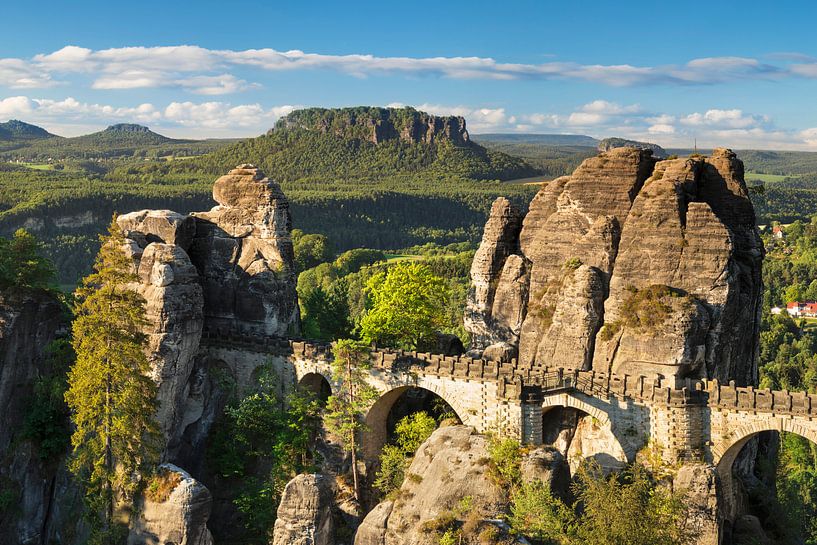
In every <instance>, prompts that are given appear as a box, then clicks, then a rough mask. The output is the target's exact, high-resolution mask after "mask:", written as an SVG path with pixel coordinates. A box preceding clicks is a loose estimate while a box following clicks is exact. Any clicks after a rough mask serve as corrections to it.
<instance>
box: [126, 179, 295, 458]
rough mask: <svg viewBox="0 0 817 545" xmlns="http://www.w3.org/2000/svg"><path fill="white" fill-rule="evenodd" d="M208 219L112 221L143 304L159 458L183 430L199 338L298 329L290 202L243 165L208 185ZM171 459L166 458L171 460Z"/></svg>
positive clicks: (162, 215)
mask: <svg viewBox="0 0 817 545" xmlns="http://www.w3.org/2000/svg"><path fill="white" fill-rule="evenodd" d="M213 198H214V199H215V201H216V202H217V203H218V205H217V206H216V207H214V208H213V209H212V210H210V211H209V212H201V213H194V214H191V215H183V214H178V213H176V212H172V211H170V210H142V211H138V212H132V213H129V214H124V215H122V216H119V217H118V218H117V224H118V225H119V227H120V228H121V229H122V231H123V233H124V235H125V237H126V239H125V247H124V250H125V253H126V254H127V255H128V256H129V257H130V258H131V261H132V263H133V269H132V270H133V272H134V273H135V274H136V275H137V281H136V282H134V285H133V286H132V287H133V288H134V289H135V290H136V291H137V292H139V293H140V294H141V295H142V296H143V297H144V298H145V301H146V317H147V319H148V324H149V325H148V327H147V330H146V333H147V335H148V340H149V342H148V348H147V352H148V357H149V359H150V362H151V366H152V375H153V378H154V379H155V380H156V382H157V383H158V385H159V395H158V401H159V411H158V415H157V416H158V420H159V423H160V425H161V428H162V431H163V432H164V435H165V439H166V447H167V448H166V452H168V453H171V454H172V452H173V451H174V449H175V448H176V447H177V445H178V442H179V440H180V436H181V434H182V433H183V432H184V427H185V426H186V424H189V422H188V420H189V419H190V416H189V413H190V411H189V410H188V409H189V407H188V405H189V402H190V399H191V398H194V397H195V396H196V394H197V383H198V382H197V377H196V376H194V375H195V373H194V368H195V366H196V356H197V354H198V353H199V348H200V346H199V345H200V340H201V336H202V332H203V331H204V330H205V329H209V330H212V331H217V330H221V331H223V332H224V333H255V334H262V335H270V336H283V335H287V334H294V333H297V332H298V331H299V320H300V317H299V313H298V303H297V295H296V292H295V283H296V279H295V274H294V265H293V261H294V257H293V250H292V239H291V238H290V230H291V223H292V222H291V219H290V215H289V202H288V201H287V199H286V197H285V196H284V194H283V193H282V192H281V188H280V186H279V185H278V184H277V183H275V182H272V181H270V180H269V179H268V178H266V177H265V176H264V175H263V173H261V172H260V171H259V170H258V169H257V168H255V167H253V166H251V165H242V166H240V167H238V168H235V169H233V170H231V171H230V173H229V174H227V175H225V176H222V177H221V178H219V179H218V180H216V182H215V185H214V187H213ZM171 459H172V456H171Z"/></svg>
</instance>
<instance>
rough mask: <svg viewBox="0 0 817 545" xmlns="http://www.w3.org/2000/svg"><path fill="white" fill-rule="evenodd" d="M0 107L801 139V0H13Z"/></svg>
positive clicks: (64, 126)
mask: <svg viewBox="0 0 817 545" xmlns="http://www.w3.org/2000/svg"><path fill="white" fill-rule="evenodd" d="M6 4H8V5H4V6H3V8H2V14H3V17H2V19H3V24H2V40H1V41H0V120H5V119H7V118H19V119H23V120H25V121H30V122H33V123H37V124H40V125H42V126H44V127H46V128H48V129H49V130H51V131H52V132H55V133H57V134H63V135H75V134H82V133H85V132H90V131H93V130H99V129H101V128H104V127H105V126H106V125H108V124H111V123H116V122H138V123H143V124H146V125H149V126H151V127H152V128H154V129H155V130H157V131H159V132H162V133H164V134H168V135H171V136H179V137H197V138H205V137H217V136H249V135H255V134H260V133H262V132H264V131H265V130H266V129H268V128H269V127H270V126H272V124H273V123H274V121H275V119H276V118H277V117H278V116H280V115H283V114H285V113H286V112H288V111H291V110H292V109H293V108H297V107H301V106H351V105H396V104H406V105H412V106H415V107H418V108H420V109H425V110H427V111H431V112H432V113H437V114H446V113H452V114H459V115H464V116H465V117H466V119H467V120H468V124H469V128H470V130H471V132H472V133H480V132H536V133H574V134H590V135H593V136H598V137H603V136H613V135H616V136H627V137H634V138H641V139H648V140H651V141H654V142H658V143H661V144H664V145H681V146H688V145H691V143H692V140H693V139H694V138H697V140H698V143H699V145H701V146H712V145H725V146H731V147H735V148H746V147H754V148H770V149H813V150H815V151H817V108H815V107H814V97H815V96H817V38H816V37H815V35H814V31H813V27H814V21H815V20H817V3H811V2H778V3H776V4H774V5H772V3H761V2H752V3H750V2H730V1H722V2H717V3H712V2H683V3H680V2H672V3H670V2H653V3H646V4H645V3H643V2H623V1H620V2H589V1H588V2H581V1H574V2H564V1H562V2H558V3H556V2H545V1H540V2H524V1H513V0H508V1H504V2H496V1H495V2H484V1H470V2H443V1H440V0H438V1H436V2H425V1H419V2H418V1H415V2H386V1H381V2H306V1H301V2H297V3H296V2H287V3H279V2H246V1H231V2H224V1H222V2H211V1H199V2H172V1H170V0H166V1H164V2H154V1H152V0H148V1H142V2H138V3H137V2H130V3H124V2H97V1H92V2H72V3H68V2H37V3H36V5H34V6H32V5H31V4H25V3H23V2H13V3H6Z"/></svg>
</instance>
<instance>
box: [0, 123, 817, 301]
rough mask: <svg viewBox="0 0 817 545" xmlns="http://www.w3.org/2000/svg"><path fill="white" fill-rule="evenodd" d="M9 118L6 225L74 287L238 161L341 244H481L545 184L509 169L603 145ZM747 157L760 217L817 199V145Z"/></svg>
mask: <svg viewBox="0 0 817 545" xmlns="http://www.w3.org/2000/svg"><path fill="white" fill-rule="evenodd" d="M441 120H443V121H441ZM3 127H4V131H5V133H4V134H5V135H6V136H5V137H0V233H3V234H6V235H10V234H11V233H13V232H14V231H15V230H16V229H17V228H19V227H26V228H28V229H30V230H32V231H34V232H36V233H37V234H38V235H39V236H40V237H41V238H42V239H43V240H44V241H46V244H47V251H48V253H49V255H50V256H51V257H52V259H53V260H54V261H55V263H56V264H57V268H58V271H59V281H60V283H61V284H63V285H66V286H71V285H74V284H75V283H76V281H77V280H78V279H79V278H80V277H81V276H82V275H84V274H87V272H88V271H89V266H90V262H91V259H92V256H93V255H94V253H95V252H96V250H97V248H98V240H97V236H98V234H99V233H101V232H102V231H103V230H104V227H105V225H107V223H108V221H109V219H110V217H111V215H112V214H113V213H114V212H120V213H121V212H126V211H130V210H138V209H142V208H170V209H173V210H177V211H179V212H183V213H186V212H191V211H195V210H207V209H209V208H210V207H212V206H213V205H215V203H214V202H213V200H212V198H211V191H212V184H213V181H214V180H215V179H216V178H217V177H218V176H220V175H222V174H224V173H226V172H227V171H228V170H229V169H231V168H233V167H235V166H236V165H237V164H241V163H245V162H249V163H253V164H257V165H259V166H260V167H261V168H262V169H263V170H264V172H265V173H266V174H267V175H268V176H270V177H271V178H273V179H275V180H277V181H279V182H280V183H281V185H282V188H283V189H284V192H285V193H286V195H287V197H288V198H289V199H290V201H291V205H292V210H293V218H294V223H295V227H296V228H299V229H301V230H303V231H305V232H308V233H322V234H326V235H329V236H330V238H331V240H332V244H333V249H334V250H335V251H336V252H343V251H345V250H349V249H353V248H360V247H366V248H376V249H379V250H392V251H396V250H400V249H403V248H406V247H409V246H415V245H422V244H425V243H429V242H430V243H434V244H439V245H447V244H452V243H457V242H467V243H469V244H474V243H476V242H477V241H478V240H479V237H480V235H481V230H482V226H483V224H484V221H485V218H486V215H487V212H488V210H489V208H490V205H491V202H492V201H493V200H494V199H495V198H496V197H497V196H500V195H504V196H507V197H509V198H510V199H511V200H513V201H514V202H516V203H517V204H518V205H520V206H521V207H522V208H525V207H526V206H527V203H528V202H529V201H530V199H531V198H532V196H533V195H534V193H535V192H536V190H537V189H538V187H537V185H535V184H530V185H529V184H508V183H503V182H502V181H503V180H514V179H526V178H529V177H532V176H536V178H533V180H537V181H538V180H547V179H551V178H553V177H556V176H561V175H565V174H569V173H570V172H572V171H573V170H574V169H575V168H576V167H577V166H578V165H579V164H580V163H581V161H583V160H584V159H585V158H587V157H590V156H592V155H594V154H595V153H597V152H596V150H595V148H594V147H592V146H591V145H592V144H594V143H598V141H596V140H594V139H591V138H589V137H583V136H569V135H568V136H562V135H478V136H476V137H473V138H468V136H467V133H466V132H465V129H464V121H462V125H460V118H434V117H433V116H429V115H428V114H424V113H423V112H418V111H417V110H414V109H411V108H404V109H386V108H345V109H340V110H327V109H320V108H312V109H307V110H301V111H296V112H293V113H292V114H290V115H289V116H286V117H284V118H282V119H281V120H279V122H278V123H277V124H276V126H275V127H274V128H273V129H271V130H270V131H269V132H268V133H267V134H265V135H262V136H259V137H257V138H251V139H247V140H242V141H182V140H173V139H170V138H167V137H165V136H162V135H159V134H157V133H154V132H152V131H150V130H149V129H147V128H145V127H141V126H139V125H115V126H112V127H109V128H108V129H106V130H104V131H100V132H98V133H94V134H91V135H86V136H82V137H76V138H60V137H55V136H54V135H50V134H49V133H46V132H45V131H42V129H39V128H38V127H34V126H33V125H27V124H24V123H21V122H9V123H7V124H3ZM4 149H5V150H6V151H2V150H4ZM678 151H679V150H672V152H673V153H674V152H678ZM680 151H681V152H684V150H680ZM688 151H689V150H686V152H688ZM739 156H740V157H741V158H742V159H743V160H744V161H745V163H746V169H747V180H749V184H750V185H752V186H754V189H753V191H752V199H753V201H754V203H755V207H756V210H757V213H758V222H759V223H761V224H767V223H769V222H771V221H779V222H782V223H784V224H785V223H791V222H792V221H795V220H797V219H805V218H807V217H808V216H809V215H810V214H811V213H812V211H813V210H815V209H817V154H810V153H805V152H770V151H740V152H739ZM3 160H5V162H3Z"/></svg>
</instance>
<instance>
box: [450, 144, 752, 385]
mask: <svg viewBox="0 0 817 545" xmlns="http://www.w3.org/2000/svg"><path fill="white" fill-rule="evenodd" d="M517 221H518V220H517V215H515V214H514V213H513V212H512V211H511V210H510V208H509V204H508V203H507V202H506V201H504V200H498V201H497V203H495V205H494V207H493V209H492V212H491V217H490V218H489V220H488V223H487V224H486V229H485V235H484V237H483V242H482V245H481V246H480V249H479V251H478V252H477V256H476V257H475V259H474V265H473V268H472V271H471V279H472V288H471V292H470V295H469V300H468V307H467V309H466V312H465V326H466V329H468V331H469V332H471V334H472V336H473V339H474V341H473V345H472V353H474V352H476V354H475V355H479V354H482V355H483V356H484V357H497V355H500V357H504V358H508V357H509V356H510V355H511V354H513V352H514V350H516V351H517V352H518V360H519V365H520V366H521V367H523V368H537V369H541V368H548V367H564V368H567V369H585V370H586V369H591V368H592V369H594V370H597V371H601V372H615V373H622V374H630V375H646V376H651V377H657V376H663V377H667V378H669V377H677V378H686V377H693V378H704V377H706V378H718V379H722V380H729V379H734V380H736V381H737V382H738V383H741V384H752V383H754V381H755V379H756V377H757V367H756V352H757V349H758V346H757V338H758V337H757V333H758V330H757V328H758V327H759V319H758V317H759V312H760V295H761V283H760V263H761V259H762V256H763V248H762V244H761V242H760V238H759V235H758V233H757V229H756V227H755V222H754V211H753V209H752V205H751V202H750V201H749V198H748V193H747V189H746V185H745V183H744V180H743V164H742V163H741V162H740V161H739V160H738V159H737V157H736V156H735V154H734V153H733V152H731V151H730V150H726V149H717V150H715V151H714V152H713V154H712V156H711V157H707V158H704V157H700V156H693V157H689V158H683V159H672V160H666V161H661V162H657V163H656V160H655V159H654V158H653V157H652V154H651V151H649V150H642V149H637V148H633V147H622V148H614V149H611V150H609V151H606V152H602V153H601V154H600V155H599V156H597V157H594V158H590V159H587V160H585V161H584V162H583V163H582V165H581V166H579V168H577V169H576V171H575V172H574V173H573V174H572V175H571V176H566V177H562V178H559V179H556V180H554V181H552V182H549V183H548V184H546V185H545V186H544V187H543V188H542V189H541V190H540V191H539V193H538V194H537V195H536V197H535V198H534V199H533V201H532V202H531V205H530V209H529V211H528V213H527V214H526V215H525V217H524V219H523V221H522V227H521V230H520V231H519V234H518V238H517V236H516V234H515V233H516V230H517ZM497 343H498V344H499V345H500V348H501V349H500V348H496V347H495V348H491V349H488V348H489V346H490V345H492V344H497Z"/></svg>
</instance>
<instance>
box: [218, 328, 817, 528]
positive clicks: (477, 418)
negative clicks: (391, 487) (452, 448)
mask: <svg viewBox="0 0 817 545" xmlns="http://www.w3.org/2000/svg"><path fill="white" fill-rule="evenodd" d="M202 344H203V345H204V346H205V347H207V349H208V352H209V354H210V356H211V357H215V358H218V359H219V360H221V361H223V362H225V363H227V364H228V365H230V367H232V368H233V369H239V370H241V369H243V372H244V373H245V375H246V377H245V378H246V379H249V378H250V375H251V374H252V371H253V370H254V369H255V368H257V366H260V365H261V364H264V363H268V362H273V364H274V368H275V369H276V370H277V372H278V373H279V375H280V377H281V378H282V381H281V387H282V390H283V389H286V388H291V387H293V386H294V385H296V384H300V385H303V386H306V387H309V388H312V389H314V390H316V391H319V389H320V388H321V386H323V388H324V389H325V392H327V393H328V392H329V391H330V390H332V391H333V390H334V389H335V388H336V387H337V384H334V383H333V382H332V378H331V372H330V361H331V358H332V352H331V346H330V345H329V344H318V343H310V342H301V341H291V340H286V339H280V338H266V337H260V336H228V335H224V334H217V333H212V332H205V334H204V336H203V338H202ZM371 357H372V363H373V366H372V370H371V373H370V375H369V376H370V379H369V380H370V384H371V385H372V386H374V387H375V388H376V389H377V390H378V391H379V392H380V397H379V399H378V400H377V401H376V402H375V403H374V404H373V405H372V406H371V407H370V409H369V410H368V414H367V415H366V422H367V424H368V428H369V430H368V431H367V433H366V436H365V437H364V438H363V441H362V442H363V449H364V454H365V455H367V456H369V457H370V459H371V458H373V457H374V456H376V455H377V453H378V452H379V451H380V449H381V448H382V446H383V444H384V443H385V441H386V423H387V417H388V414H389V411H390V409H391V407H392V405H393V404H394V403H395V401H396V400H397V399H398V398H399V397H400V395H401V394H402V393H403V392H405V391H406V390H408V389H410V388H423V389H425V390H428V391H431V392H433V393H434V394H436V395H438V396H439V397H440V398H442V399H443V400H444V401H446V402H447V403H448V404H449V405H450V406H451V407H452V408H453V409H454V411H455V412H456V413H457V416H458V417H459V419H460V420H461V421H462V422H463V423H464V424H466V425H469V426H473V427H474V428H476V429H477V430H478V431H479V432H488V431H496V432H499V433H501V434H503V435H506V436H511V437H515V438H518V439H519V440H520V441H522V442H524V443H527V444H533V445H536V444H541V443H542V441H543V434H542V430H543V417H544V416H545V415H546V413H547V412H548V411H550V410H552V409H554V408H556V407H569V408H573V409H577V410H579V411H581V412H583V413H586V414H587V415H590V416H592V417H593V422H594V425H595V426H596V427H598V429H599V431H600V433H603V434H608V438H609V440H610V443H611V444H613V445H615V446H616V448H614V449H611V452H609V453H607V455H608V457H609V458H612V459H613V461H614V462H618V463H621V464H623V463H627V462H632V461H634V460H635V458H636V455H637V454H638V452H639V451H641V450H642V449H644V448H645V447H650V448H654V449H656V450H657V451H658V452H659V453H660V455H661V456H662V458H663V460H664V461H665V462H667V463H668V464H676V463H679V462H696V461H697V462H706V463H709V464H712V465H714V466H715V467H716V468H717V470H718V474H719V476H720V479H721V486H722V490H723V491H724V492H725V497H730V496H731V494H730V491H731V489H732V486H733V482H732V464H733V462H734V461H735V459H736V458H737V456H738V454H739V453H740V450H741V449H742V448H743V446H744V445H745V444H746V443H747V442H748V441H749V440H750V439H751V438H752V437H754V436H756V435H757V434H759V433H761V432H764V431H784V432H790V433H795V434H798V435H800V436H803V437H805V438H807V439H809V440H811V441H813V442H815V443H817V395H815V394H808V393H802V392H788V391H770V390H758V389H755V388H752V387H745V388H743V387H737V386H735V385H734V383H732V384H720V383H718V382H717V381H709V380H686V381H683V382H681V383H677V384H676V383H672V384H670V383H669V381H666V380H660V379H650V378H647V377H643V376H629V375H607V374H602V373H597V372H593V371H578V370H572V369H536V370H529V369H520V368H518V367H517V366H516V364H515V362H511V363H497V362H493V361H483V360H477V359H472V358H469V357H466V356H443V355H437V354H429V353H418V352H406V351H400V350H390V349H379V348H373V349H372V351H371ZM246 383H248V384H249V383H251V382H246ZM731 509H733V507H731V506H730V505H729V502H728V501H727V504H726V515H727V518H728V517H729V511H730V510H731Z"/></svg>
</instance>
